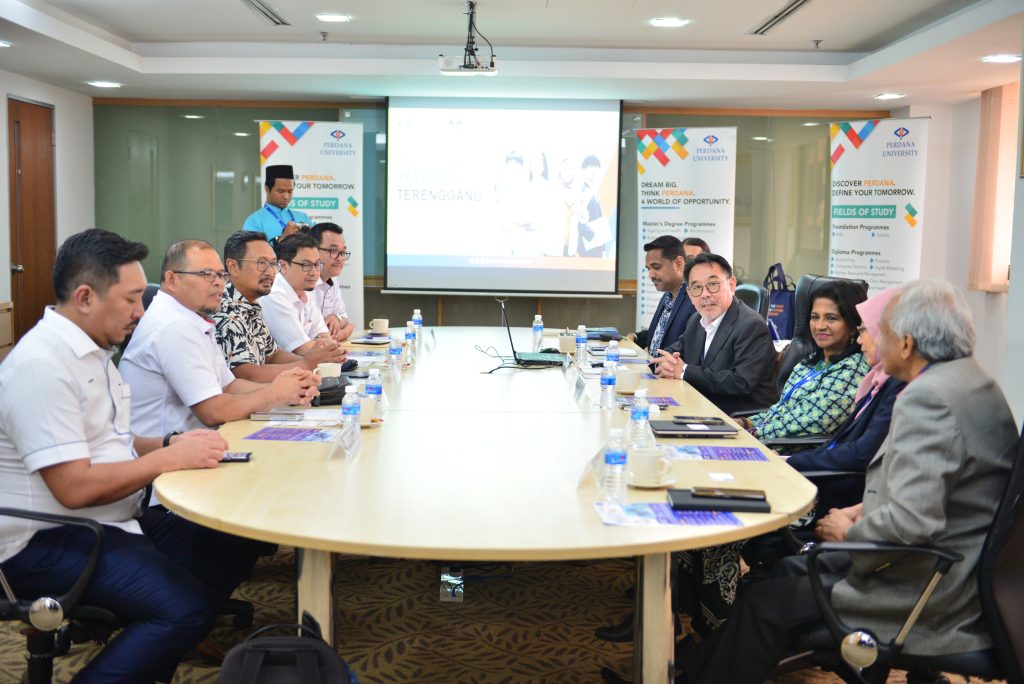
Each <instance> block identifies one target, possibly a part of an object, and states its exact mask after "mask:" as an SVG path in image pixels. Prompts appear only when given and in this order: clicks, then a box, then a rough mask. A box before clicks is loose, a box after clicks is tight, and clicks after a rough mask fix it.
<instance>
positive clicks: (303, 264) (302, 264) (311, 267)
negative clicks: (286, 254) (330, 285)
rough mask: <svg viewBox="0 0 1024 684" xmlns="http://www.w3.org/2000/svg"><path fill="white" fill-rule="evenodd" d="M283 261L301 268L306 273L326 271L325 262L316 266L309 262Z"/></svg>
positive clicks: (317, 263)
mask: <svg viewBox="0 0 1024 684" xmlns="http://www.w3.org/2000/svg"><path fill="white" fill-rule="evenodd" d="M281 261H287V262H288V263H289V264H294V265H296V266H298V267H300V268H301V269H302V270H303V271H305V272H306V273H312V272H313V271H322V270H324V262H322V261H318V262H316V263H315V264H314V263H310V262H308V261H291V260H289V259H281Z"/></svg>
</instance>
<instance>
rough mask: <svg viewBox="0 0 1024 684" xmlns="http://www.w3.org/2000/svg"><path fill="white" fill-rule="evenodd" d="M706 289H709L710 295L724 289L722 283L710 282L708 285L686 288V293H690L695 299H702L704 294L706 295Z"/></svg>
mask: <svg viewBox="0 0 1024 684" xmlns="http://www.w3.org/2000/svg"><path fill="white" fill-rule="evenodd" d="M705 289H707V291H708V294H715V293H716V292H718V291H719V290H721V289H722V281H721V280H712V281H710V282H708V283H707V284H706V285H691V286H690V287H688V288H686V291H687V292H689V293H690V294H691V295H693V296H694V297H700V296H701V295H702V294H704V290H705Z"/></svg>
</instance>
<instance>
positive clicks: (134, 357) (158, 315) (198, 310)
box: [120, 240, 317, 442]
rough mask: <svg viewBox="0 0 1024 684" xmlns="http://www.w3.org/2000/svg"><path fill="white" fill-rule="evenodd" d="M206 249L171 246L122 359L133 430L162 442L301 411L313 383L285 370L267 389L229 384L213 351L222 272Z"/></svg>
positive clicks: (308, 376)
mask: <svg viewBox="0 0 1024 684" xmlns="http://www.w3.org/2000/svg"><path fill="white" fill-rule="evenodd" d="M223 268H224V267H223V266H222V265H221V262H220V257H219V256H218V255H217V252H216V250H214V248H213V246H212V245H210V244H209V243H207V242H203V241H202V240H184V241H182V242H177V243H175V244H173V245H171V246H170V247H169V248H168V250H167V253H166V254H165V255H164V261H163V265H162V266H161V272H162V273H163V278H162V279H161V282H160V291H159V292H157V294H156V296H155V297H154V298H153V302H152V303H151V304H150V305H149V308H148V309H147V310H146V315H145V316H143V317H142V321H141V322H140V323H139V326H138V328H136V329H135V333H134V334H133V335H132V339H131V342H129V343H128V348H127V349H125V352H124V356H123V357H122V358H121V364H120V371H121V375H122V376H123V377H124V379H125V380H126V381H127V382H128V384H129V385H130V386H131V388H132V429H133V430H134V431H140V432H139V434H147V435H166V437H165V442H166V441H168V440H169V438H170V437H171V435H172V434H175V433H177V432H179V431H183V430H190V429H193V428H199V427H203V426H209V427H214V426H217V425H220V424H222V423H227V422H229V421H232V420H239V419H242V418H248V417H249V414H251V413H254V412H258V411H266V410H268V409H270V408H273V407H274V406H282V405H288V404H301V405H304V406H308V405H309V403H310V401H311V400H312V399H313V397H315V396H316V395H317V378H316V376H315V375H314V374H313V373H311V372H310V371H308V370H304V369H301V368H292V369H289V370H287V371H284V372H282V373H281V374H279V375H278V376H277V377H276V378H275V379H274V380H273V382H271V383H262V382H251V381H249V380H244V379H241V378H236V377H235V376H234V375H232V374H231V371H230V370H229V369H228V366H227V363H226V362H225V361H224V355H223V354H222V353H221V351H220V347H218V346H217V342H216V339H215V336H214V322H213V320H212V319H211V318H210V317H211V316H212V315H213V314H215V313H216V312H217V311H218V310H219V309H220V301H221V293H222V292H223V291H224V281H225V280H226V279H227V273H226V272H225V271H224V270H223Z"/></svg>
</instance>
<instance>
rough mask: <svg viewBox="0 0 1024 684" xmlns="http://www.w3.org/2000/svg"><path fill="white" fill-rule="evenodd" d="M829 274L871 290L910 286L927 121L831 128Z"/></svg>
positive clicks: (920, 224) (919, 227) (917, 265)
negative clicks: (854, 280)
mask: <svg viewBox="0 0 1024 684" xmlns="http://www.w3.org/2000/svg"><path fill="white" fill-rule="evenodd" d="M829 136H830V138H831V155H832V206H831V217H832V218H831V225H830V228H829V258H828V272H829V275H832V276H838V277H841V278H856V279H860V280H866V281H867V282H868V284H869V285H870V291H871V292H878V291H879V290H883V289H885V288H887V287H893V286H896V285H902V284H903V283H905V282H908V281H910V280H916V279H917V278H918V277H919V275H920V272H921V236H922V234H923V231H924V229H925V224H926V218H927V217H926V216H925V215H924V179H925V149H926V147H927V145H928V120H927V119H874V120H871V121H843V122H838V123H833V124H832V125H831V128H830V131H829Z"/></svg>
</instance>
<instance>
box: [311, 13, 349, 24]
mask: <svg viewBox="0 0 1024 684" xmlns="http://www.w3.org/2000/svg"><path fill="white" fill-rule="evenodd" d="M316 18H317V19H319V20H320V21H330V22H334V23H338V22H346V21H352V17H350V16H349V15H347V14H338V13H337V12H321V13H319V14H317V15H316Z"/></svg>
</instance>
